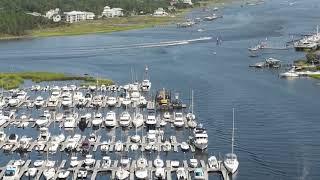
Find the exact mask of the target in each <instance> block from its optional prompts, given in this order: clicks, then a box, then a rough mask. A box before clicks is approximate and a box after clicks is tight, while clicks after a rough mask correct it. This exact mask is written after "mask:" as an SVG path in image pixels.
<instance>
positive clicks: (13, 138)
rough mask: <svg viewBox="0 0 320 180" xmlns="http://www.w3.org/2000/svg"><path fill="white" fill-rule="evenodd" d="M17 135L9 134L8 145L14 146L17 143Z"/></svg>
mask: <svg viewBox="0 0 320 180" xmlns="http://www.w3.org/2000/svg"><path fill="white" fill-rule="evenodd" d="M18 137H19V136H18V135H17V134H10V135H9V138H8V143H10V144H16V143H17V142H18Z"/></svg>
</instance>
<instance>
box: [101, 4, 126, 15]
mask: <svg viewBox="0 0 320 180" xmlns="http://www.w3.org/2000/svg"><path fill="white" fill-rule="evenodd" d="M101 16H102V17H120V16H123V9H122V8H110V7H109V6H105V7H104V8H103V12H102V14H101Z"/></svg>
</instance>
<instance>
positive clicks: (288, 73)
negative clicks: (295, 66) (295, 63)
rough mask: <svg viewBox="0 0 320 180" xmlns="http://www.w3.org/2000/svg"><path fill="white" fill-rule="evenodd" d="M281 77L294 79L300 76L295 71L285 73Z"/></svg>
mask: <svg viewBox="0 0 320 180" xmlns="http://www.w3.org/2000/svg"><path fill="white" fill-rule="evenodd" d="M280 77H284V78H294V77H299V74H298V73H296V72H295V71H294V70H290V71H288V72H284V73H281V74H280Z"/></svg>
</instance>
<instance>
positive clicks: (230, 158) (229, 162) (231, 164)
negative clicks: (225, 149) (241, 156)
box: [223, 153, 239, 174]
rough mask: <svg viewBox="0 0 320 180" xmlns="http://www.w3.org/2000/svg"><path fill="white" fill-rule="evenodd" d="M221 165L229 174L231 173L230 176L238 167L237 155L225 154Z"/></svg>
mask: <svg viewBox="0 0 320 180" xmlns="http://www.w3.org/2000/svg"><path fill="white" fill-rule="evenodd" d="M223 164H224V166H225V167H226V168H227V170H228V171H229V172H231V173H232V174H233V173H235V172H236V171H237V170H238V167H239V161H238V158H237V155H236V154H234V153H228V154H226V156H225V159H224V161H223Z"/></svg>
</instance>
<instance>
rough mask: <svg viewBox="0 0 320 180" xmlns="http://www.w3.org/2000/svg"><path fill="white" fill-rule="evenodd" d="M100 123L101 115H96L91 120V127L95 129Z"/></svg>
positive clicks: (101, 120)
mask: <svg viewBox="0 0 320 180" xmlns="http://www.w3.org/2000/svg"><path fill="white" fill-rule="evenodd" d="M102 122H103V118H102V114H101V113H97V114H96V115H95V116H94V118H93V120H92V125H93V126H96V127H97V126H100V125H101V124H102Z"/></svg>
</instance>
